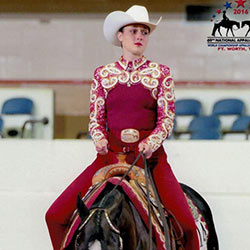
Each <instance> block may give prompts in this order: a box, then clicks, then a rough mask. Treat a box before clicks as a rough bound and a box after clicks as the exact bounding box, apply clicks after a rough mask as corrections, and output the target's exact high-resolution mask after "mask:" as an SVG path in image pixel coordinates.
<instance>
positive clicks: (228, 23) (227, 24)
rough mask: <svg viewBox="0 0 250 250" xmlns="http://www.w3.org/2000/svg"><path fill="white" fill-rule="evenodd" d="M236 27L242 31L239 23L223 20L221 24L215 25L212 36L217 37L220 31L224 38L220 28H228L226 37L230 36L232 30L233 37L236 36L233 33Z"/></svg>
mask: <svg viewBox="0 0 250 250" xmlns="http://www.w3.org/2000/svg"><path fill="white" fill-rule="evenodd" d="M234 25H236V26H237V28H238V29H240V23H239V22H237V21H233V20H222V21H221V22H219V23H215V24H214V28H213V31H212V36H215V33H216V31H217V30H218V32H219V34H220V36H222V34H221V32H220V28H221V27H223V28H226V29H227V32H226V36H227V35H228V32H229V30H231V33H232V35H233V36H234V33H233V26H234Z"/></svg>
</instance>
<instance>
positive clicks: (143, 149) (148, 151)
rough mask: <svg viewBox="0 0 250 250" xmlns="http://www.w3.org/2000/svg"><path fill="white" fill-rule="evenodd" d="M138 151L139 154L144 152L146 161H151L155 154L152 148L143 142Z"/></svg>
mask: <svg viewBox="0 0 250 250" xmlns="http://www.w3.org/2000/svg"><path fill="white" fill-rule="evenodd" d="M138 149H139V152H142V153H143V154H144V155H145V157H146V159H149V158H150V157H151V156H152V154H153V150H152V148H151V147H150V146H149V145H148V144H147V143H145V142H141V143H140V144H139V146H138Z"/></svg>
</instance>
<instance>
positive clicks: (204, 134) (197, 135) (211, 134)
mask: <svg viewBox="0 0 250 250" xmlns="http://www.w3.org/2000/svg"><path fill="white" fill-rule="evenodd" d="M220 138H221V133H220V131H219V130H218V129H211V128H208V129H200V130H196V131H194V132H192V134H191V138H190V139H191V140H218V139H220Z"/></svg>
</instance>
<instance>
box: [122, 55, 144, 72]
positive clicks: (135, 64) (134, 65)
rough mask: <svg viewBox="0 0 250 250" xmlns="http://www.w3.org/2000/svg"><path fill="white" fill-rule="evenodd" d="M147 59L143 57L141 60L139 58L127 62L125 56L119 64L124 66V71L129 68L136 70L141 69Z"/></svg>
mask: <svg viewBox="0 0 250 250" xmlns="http://www.w3.org/2000/svg"><path fill="white" fill-rule="evenodd" d="M146 60H147V59H146V57H145V56H141V57H140V58H137V59H135V60H133V61H127V60H126V59H125V58H124V57H123V56H121V58H120V59H119V61H118V62H119V64H120V65H121V66H122V68H123V69H125V70H127V69H128V66H129V67H132V68H133V69H134V70H135V69H137V68H139V67H140V66H141V65H142V64H144V63H145V62H146Z"/></svg>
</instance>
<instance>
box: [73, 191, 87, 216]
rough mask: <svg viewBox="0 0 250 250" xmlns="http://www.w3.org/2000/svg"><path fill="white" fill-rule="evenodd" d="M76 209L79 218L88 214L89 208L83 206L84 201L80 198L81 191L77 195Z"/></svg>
mask: <svg viewBox="0 0 250 250" xmlns="http://www.w3.org/2000/svg"><path fill="white" fill-rule="evenodd" d="M76 204H77V211H78V214H79V216H80V218H81V220H84V219H85V218H86V217H87V216H88V215H89V209H88V208H87V207H86V206H85V204H84V202H83V201H82V199H81V193H79V194H78V196H77V203H76Z"/></svg>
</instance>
